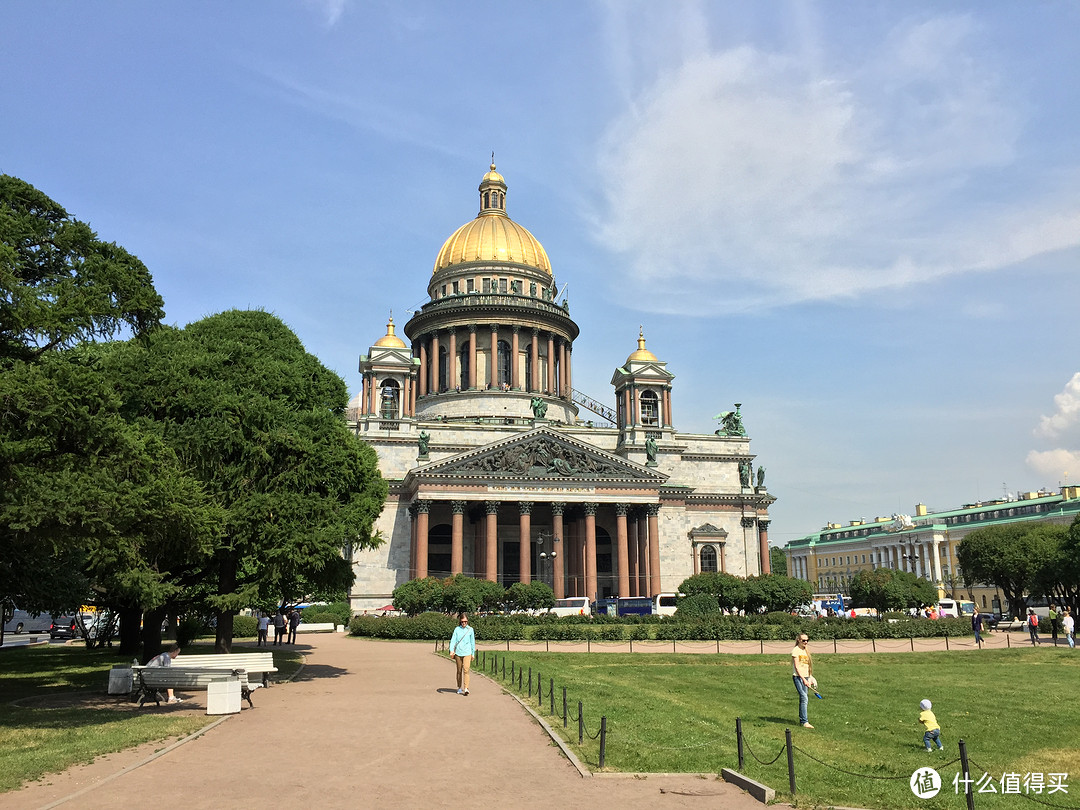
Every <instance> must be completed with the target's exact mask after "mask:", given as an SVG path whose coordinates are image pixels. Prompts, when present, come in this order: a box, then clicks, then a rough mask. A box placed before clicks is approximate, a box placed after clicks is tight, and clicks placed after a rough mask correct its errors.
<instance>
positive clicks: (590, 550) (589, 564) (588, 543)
mask: <svg viewBox="0 0 1080 810" xmlns="http://www.w3.org/2000/svg"><path fill="white" fill-rule="evenodd" d="M598 506H599V504H595V503H587V504H585V596H587V597H589V600H590V601H595V600H596V599H597V587H598V582H597V577H596V510H597V507H598Z"/></svg>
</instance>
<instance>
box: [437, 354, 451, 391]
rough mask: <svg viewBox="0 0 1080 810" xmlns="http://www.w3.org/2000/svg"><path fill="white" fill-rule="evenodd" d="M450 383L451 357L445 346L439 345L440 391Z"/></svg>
mask: <svg viewBox="0 0 1080 810" xmlns="http://www.w3.org/2000/svg"><path fill="white" fill-rule="evenodd" d="M449 384H450V357H449V352H447V351H446V347H445V346H440V347H439V391H445V390H446V389H447V386H448V385H449Z"/></svg>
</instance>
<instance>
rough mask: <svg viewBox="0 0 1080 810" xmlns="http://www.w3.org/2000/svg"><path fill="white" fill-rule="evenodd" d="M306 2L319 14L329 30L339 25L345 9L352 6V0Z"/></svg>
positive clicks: (309, 0) (310, 0) (307, 0)
mask: <svg viewBox="0 0 1080 810" xmlns="http://www.w3.org/2000/svg"><path fill="white" fill-rule="evenodd" d="M304 2H305V3H307V5H309V6H311V7H312V8H314V9H315V10H316V11H317V12H318V13H319V15H320V16H321V17H322V18H323V22H324V23H326V25H327V27H329V28H332V27H334V26H335V25H337V23H338V21H339V20H340V19H341V17H342V15H343V14H344V13H345V9H346V8H348V6H349V5H351V0H304Z"/></svg>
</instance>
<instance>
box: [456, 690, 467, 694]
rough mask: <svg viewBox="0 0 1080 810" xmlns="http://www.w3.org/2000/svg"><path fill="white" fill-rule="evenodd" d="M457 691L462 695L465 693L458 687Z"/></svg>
mask: <svg viewBox="0 0 1080 810" xmlns="http://www.w3.org/2000/svg"><path fill="white" fill-rule="evenodd" d="M457 693H458V694H459V695H463V694H465V693H464V692H462V691H461V690H460V689H458V690H457Z"/></svg>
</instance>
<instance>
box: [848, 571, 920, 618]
mask: <svg viewBox="0 0 1080 810" xmlns="http://www.w3.org/2000/svg"><path fill="white" fill-rule="evenodd" d="M848 593H849V594H850V595H851V604H852V605H853V606H854V607H865V608H873V609H874V610H876V611H877V613H878V616H879V617H880V616H882V615H883V614H884V613H887V612H888V611H890V610H905V609H909V608H917V607H924V606H926V605H932V604H934V603H935V602H936V601H937V595H938V594H937V588H935V587H934V585H933V583H931V582H929V581H928V580H926V579H923V578H922V577H918V576H915V574H913V573H911V572H910V571H896V570H894V569H892V568H875V569H873V570H863V571H859V572H857V573H856V574H855V576H853V577H852V578H851V582H850V583H849V585H848Z"/></svg>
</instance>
